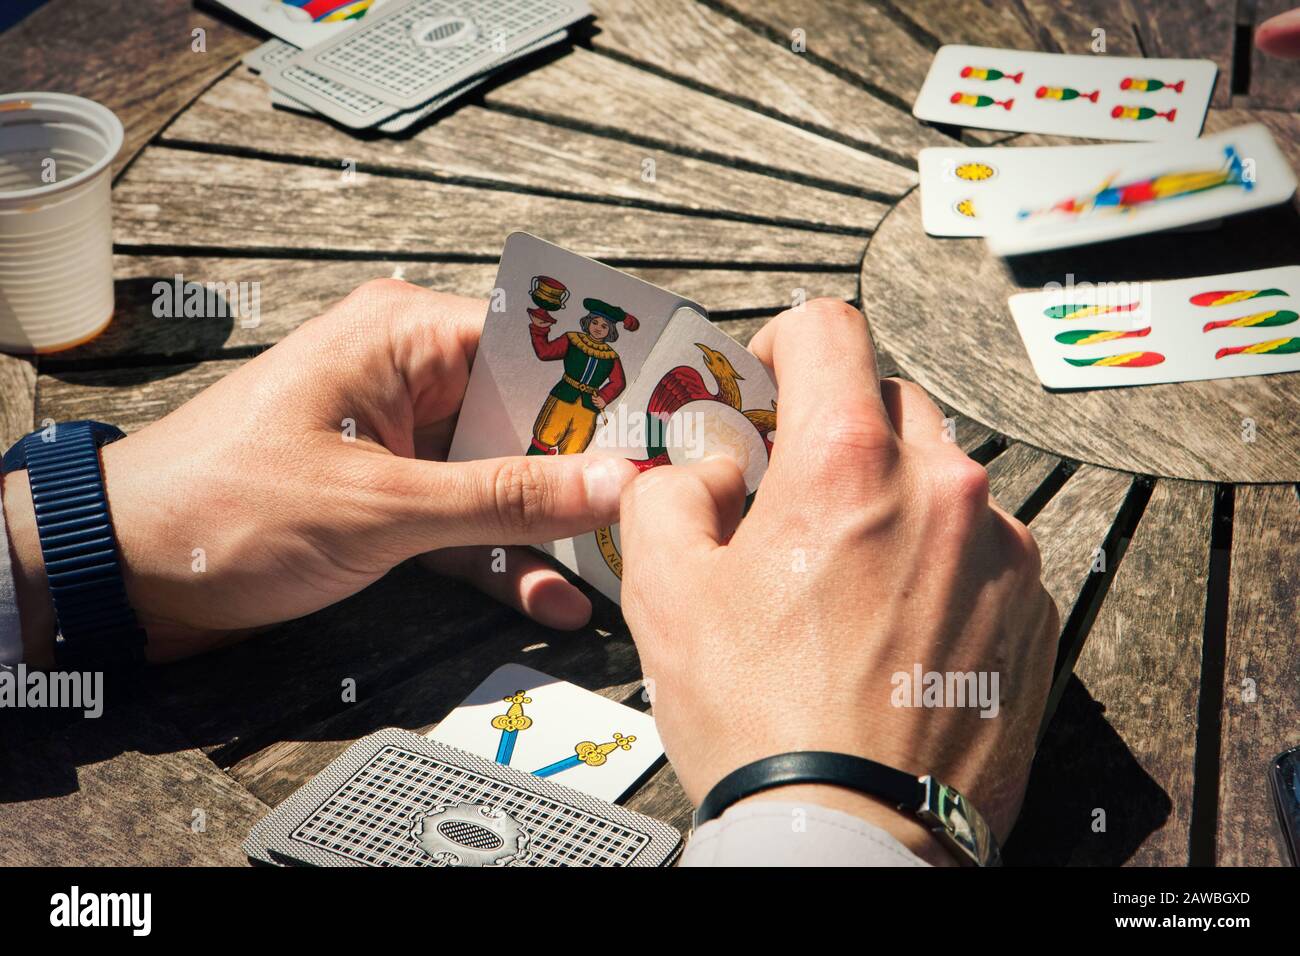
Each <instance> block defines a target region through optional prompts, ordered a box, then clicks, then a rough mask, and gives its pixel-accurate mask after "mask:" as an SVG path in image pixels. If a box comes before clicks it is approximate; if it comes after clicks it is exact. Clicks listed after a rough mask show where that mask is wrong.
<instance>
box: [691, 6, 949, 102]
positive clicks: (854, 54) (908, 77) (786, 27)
mask: <svg viewBox="0 0 1300 956" xmlns="http://www.w3.org/2000/svg"><path fill="white" fill-rule="evenodd" d="M712 5H713V6H715V7H718V8H719V9H722V10H725V11H726V12H727V13H728V14H729V15H730V16H731V17H732V18H733V19H737V20H740V21H741V22H743V23H744V24H745V25H747V26H749V27H750V28H751V29H753V30H754V31H755V32H759V33H762V34H763V35H765V36H767V37H768V39H770V40H771V41H772V42H773V43H780V44H782V45H784V46H785V47H786V48H787V49H789V48H790V47H791V44H792V42H793V39H792V38H793V36H794V31H795V30H802V31H803V36H804V39H805V41H806V45H807V53H809V54H810V55H812V56H813V57H815V58H816V60H817V62H818V63H819V64H822V65H826V64H830V65H832V66H833V67H834V68H835V69H837V70H840V71H843V72H845V73H848V74H850V75H852V76H854V77H857V78H859V79H860V80H862V81H863V83H865V84H868V88H869V89H870V90H871V91H872V92H875V91H880V92H883V93H884V94H885V96H886V97H887V98H890V99H892V100H893V101H894V104H895V105H900V106H902V107H903V108H905V109H909V110H910V109H911V106H912V101H913V100H915V99H916V95H917V93H919V92H920V91H921V84H922V83H923V82H924V81H925V74H926V72H927V71H928V70H929V69H930V61H931V60H932V59H933V58H934V50H935V45H934V44H932V43H927V42H924V40H923V39H922V34H921V32H920V31H919V30H915V29H912V30H909V29H906V28H905V27H904V26H903V25H902V24H901V22H900V21H901V18H900V17H898V16H897V14H891V12H890V11H889V10H888V9H887V8H886V7H884V6H878V5H876V4H874V3H864V2H862V0H724V2H717V0H715V2H714V3H713V4H712Z"/></svg>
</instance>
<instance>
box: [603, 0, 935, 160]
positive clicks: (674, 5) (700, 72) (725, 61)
mask: <svg viewBox="0 0 1300 956" xmlns="http://www.w3.org/2000/svg"><path fill="white" fill-rule="evenodd" d="M592 8H593V9H594V10H595V11H596V17H597V20H596V25H597V27H598V28H599V31H598V32H597V33H596V35H595V36H594V37H593V38H592V45H593V46H594V47H595V48H596V49H598V50H603V51H608V52H610V53H613V54H616V55H618V56H621V57H626V58H628V59H630V60H632V61H634V62H637V63H644V64H647V65H649V66H652V67H655V68H657V69H659V70H663V71H665V72H667V73H668V74H671V75H673V76H678V77H681V78H683V79H685V80H687V81H689V82H691V83H692V84H698V85H700V86H703V87H705V88H706V89H708V90H711V91H716V92H717V93H720V94H722V95H724V96H726V97H729V98H731V99H733V100H735V101H736V102H740V103H746V104H753V105H754V106H756V107H758V108H761V109H763V110H764V111H768V112H772V113H775V114H778V115H780V116H783V117H786V118H788V119H789V120H791V121H793V122H796V123H800V124H802V125H804V126H805V127H807V128H809V129H813V130H816V131H819V132H824V133H829V134H831V135H838V136H842V137H848V138H849V139H851V140H852V141H854V142H855V143H858V144H861V145H862V146H863V147H865V148H868V149H871V150H875V151H878V155H883V156H886V157H888V158H891V159H895V160H898V161H901V162H903V163H905V164H906V165H908V166H912V165H913V163H914V161H915V155H916V151H917V150H918V149H920V148H921V147H923V146H943V145H948V146H951V145H952V140H951V139H949V138H948V137H946V136H944V135H942V134H941V133H938V132H936V131H935V130H932V129H929V128H928V127H926V126H924V125H923V124H922V123H920V122H919V121H918V120H916V119H915V118H913V117H912V116H911V115H910V114H909V113H907V112H906V111H904V110H902V109H897V108H895V107H892V106H889V105H887V104H885V103H883V102H882V101H881V100H879V99H877V98H876V97H874V96H872V95H871V94H870V93H868V92H866V91H865V90H863V89H862V88H861V87H859V86H857V85H855V84H852V83H848V82H846V81H844V80H841V79H840V78H838V77H836V76H833V75H832V74H830V73H828V72H827V71H825V70H823V69H821V68H820V67H818V66H817V65H816V64H814V63H813V62H811V61H810V60H809V59H807V58H805V57H803V56H800V55H799V54H797V53H794V52H792V51H791V50H790V47H789V45H788V44H786V45H777V44H775V43H773V42H771V41H770V40H768V39H767V38H765V37H761V36H759V35H758V34H756V33H754V32H753V31H751V30H749V29H747V28H746V27H744V26H742V25H741V24H739V23H737V22H736V21H735V20H732V19H730V18H729V17H727V16H724V15H723V14H721V13H719V12H717V11H716V10H714V9H712V8H711V7H709V6H706V5H704V4H701V3H696V2H695V0H596V2H595V3H593V4H592ZM760 65H761V66H760Z"/></svg>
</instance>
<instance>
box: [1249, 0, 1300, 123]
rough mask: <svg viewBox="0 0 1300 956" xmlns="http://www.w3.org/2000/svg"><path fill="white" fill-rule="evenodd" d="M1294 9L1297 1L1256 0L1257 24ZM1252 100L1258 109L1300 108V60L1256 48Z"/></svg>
mask: <svg viewBox="0 0 1300 956" xmlns="http://www.w3.org/2000/svg"><path fill="white" fill-rule="evenodd" d="M1294 6H1295V2H1294V0H1256V4H1255V23H1256V24H1260V23H1263V22H1264V21H1265V20H1267V19H1268V18H1269V17H1272V16H1274V15H1276V14H1279V13H1283V12H1285V11H1287V10H1290V9H1292V8H1293V7H1294ZM1249 99H1250V105H1251V106H1252V107H1254V108H1256V109H1260V108H1264V109H1275V110H1296V109H1300V60H1284V59H1282V58H1281V57H1276V56H1269V55H1268V54H1267V53H1264V52H1262V51H1260V50H1258V49H1254V48H1252V49H1251V59H1250V96H1249Z"/></svg>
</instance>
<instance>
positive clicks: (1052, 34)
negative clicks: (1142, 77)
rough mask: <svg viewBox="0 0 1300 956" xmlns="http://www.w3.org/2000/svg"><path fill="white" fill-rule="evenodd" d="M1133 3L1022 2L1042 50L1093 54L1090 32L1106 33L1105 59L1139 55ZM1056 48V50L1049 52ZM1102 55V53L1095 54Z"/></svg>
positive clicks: (1119, 0)
mask: <svg viewBox="0 0 1300 956" xmlns="http://www.w3.org/2000/svg"><path fill="white" fill-rule="evenodd" d="M1134 2H1135V0H1069V2H1067V3H1062V2H1060V0H1024V8H1025V10H1026V12H1027V13H1028V14H1029V16H1030V17H1031V18H1032V19H1033V21H1034V24H1035V26H1036V27H1038V30H1039V35H1040V37H1041V38H1042V39H1043V40H1044V49H1051V50H1052V52H1057V53H1082V54H1092V53H1094V50H1093V42H1094V37H1093V31H1094V30H1105V31H1106V37H1105V38H1106V50H1105V54H1104V55H1106V56H1141V55H1142V46H1141V44H1140V43H1139V42H1138V34H1137V30H1136V24H1137V22H1138V19H1139V16H1138V13H1137V11H1136V10H1135V9H1134ZM1052 48H1055V49H1052ZM1098 55H1102V54H1098Z"/></svg>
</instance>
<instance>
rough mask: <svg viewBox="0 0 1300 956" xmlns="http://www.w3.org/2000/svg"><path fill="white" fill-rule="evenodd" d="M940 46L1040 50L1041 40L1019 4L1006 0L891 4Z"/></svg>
mask: <svg viewBox="0 0 1300 956" xmlns="http://www.w3.org/2000/svg"><path fill="white" fill-rule="evenodd" d="M887 2H890V5H891V6H892V7H893V8H894V9H895V10H897V12H898V13H899V14H900V15H901V16H903V17H906V18H907V19H908V20H911V21H912V22H913V23H915V24H917V25H918V26H919V27H920V28H921V29H923V30H924V31H925V32H926V33H928V34H929V35H930V36H932V37H934V38H935V39H936V40H937V41H938V42H940V43H964V44H967V45H970V46H995V47H1008V48H1010V49H1013V50H1037V49H1040V46H1041V44H1040V42H1039V37H1037V36H1036V35H1035V33H1034V30H1033V25H1032V24H1030V23H1029V22H1028V21H1026V19H1025V18H1024V16H1023V15H1022V14H1021V12H1020V10H1019V9H1018V7H1019V6H1020V5H1019V4H1016V3H1006V2H1004V0H887Z"/></svg>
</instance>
